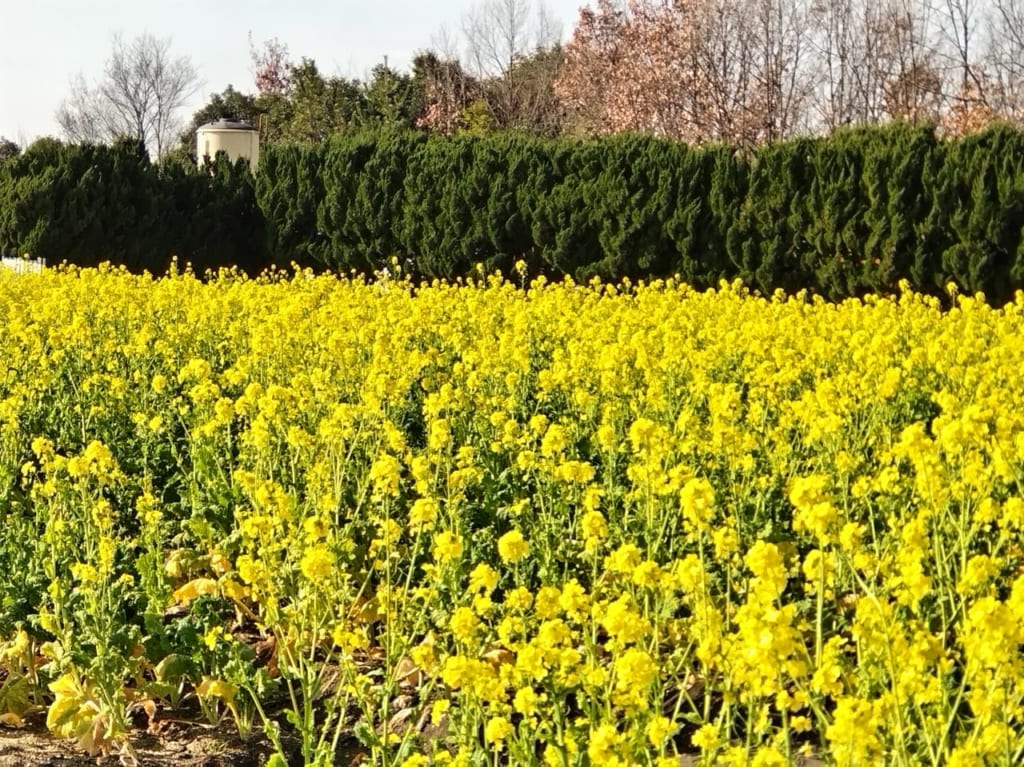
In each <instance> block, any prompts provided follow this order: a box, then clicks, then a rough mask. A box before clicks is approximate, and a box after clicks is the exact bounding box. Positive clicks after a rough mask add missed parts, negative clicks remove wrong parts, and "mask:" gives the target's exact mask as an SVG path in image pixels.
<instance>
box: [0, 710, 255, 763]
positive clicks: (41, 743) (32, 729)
mask: <svg viewBox="0 0 1024 767" xmlns="http://www.w3.org/2000/svg"><path fill="white" fill-rule="evenodd" d="M162 724H163V725H164V726H163V727H162V728H161V730H160V732H159V734H154V733H151V732H146V731H144V730H143V731H137V732H133V733H132V734H131V741H130V744H131V745H130V749H128V750H125V751H123V752H120V753H112V754H107V755H105V756H98V757H94V756H89V755H88V754H86V753H85V752H84V751H83V750H82V749H80V748H79V747H78V746H77V744H76V743H75V741H74V740H71V739H63V738H55V737H54V736H53V735H51V734H50V733H49V732H47V730H46V726H45V723H44V722H43V720H42V719H41V718H40V719H38V720H29V722H28V724H27V726H26V727H23V728H19V729H14V728H9V727H3V728H0V767H86V765H88V766H89V767H96V766H97V765H99V767H113V765H119V766H120V765H138V767H186V765H188V767H260V766H261V765H264V764H266V763H267V759H268V757H269V756H270V754H271V753H272V752H273V748H272V747H271V746H270V744H269V743H268V741H267V739H266V738H265V737H263V735H262V733H259V732H254V733H253V734H252V736H251V737H250V738H248V739H247V740H243V739H242V738H241V737H239V735H238V730H237V729H236V728H235V727H234V726H233V725H232V724H230V723H227V722H225V723H224V724H221V725H219V726H217V727H212V726H210V725H205V724H201V723H197V722H178V721H174V722H171V721H165V722H163V723H162Z"/></svg>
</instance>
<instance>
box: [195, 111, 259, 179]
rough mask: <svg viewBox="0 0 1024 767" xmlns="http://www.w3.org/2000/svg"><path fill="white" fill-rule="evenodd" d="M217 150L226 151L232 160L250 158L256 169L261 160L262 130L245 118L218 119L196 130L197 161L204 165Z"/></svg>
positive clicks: (250, 162) (251, 164) (250, 164)
mask: <svg viewBox="0 0 1024 767" xmlns="http://www.w3.org/2000/svg"><path fill="white" fill-rule="evenodd" d="M217 152H225V153H226V154H227V156H228V158H230V160H231V161H232V162H234V161H235V160H237V159H238V158H239V157H245V158H246V159H248V160H249V167H250V168H252V169H253V170H256V166H257V165H258V164H259V161H260V132H259V130H258V129H257V128H255V127H254V126H252V125H250V124H249V123H247V122H245V121H244V120H228V119H224V120H217V121H216V122H212V123H207V124H206V125H204V126H202V127H201V128H200V129H199V130H197V131H196V161H197V162H198V163H199V166H200V167H202V165H203V163H204V161H205V158H207V157H209V158H210V159H211V160H212V159H213V158H214V157H216V156H217Z"/></svg>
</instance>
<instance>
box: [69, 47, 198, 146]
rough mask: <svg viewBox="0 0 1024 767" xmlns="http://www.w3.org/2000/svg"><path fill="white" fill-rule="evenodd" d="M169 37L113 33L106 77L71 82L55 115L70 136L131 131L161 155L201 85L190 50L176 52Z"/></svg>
mask: <svg viewBox="0 0 1024 767" xmlns="http://www.w3.org/2000/svg"><path fill="white" fill-rule="evenodd" d="M170 47H171V42H170V40H169V39H161V38H157V37H154V36H153V35H151V34H149V33H144V34H142V35H140V36H139V37H136V38H135V39H133V40H131V41H127V42H126V41H125V40H124V39H123V38H122V37H121V36H120V35H115V37H114V42H113V50H112V52H111V56H110V58H109V59H108V60H107V63H106V67H105V69H104V75H103V79H102V80H101V81H100V82H99V83H98V84H96V85H94V86H91V85H89V83H88V82H87V81H86V79H85V77H84V76H83V75H81V74H80V75H78V76H77V77H75V78H74V79H72V82H71V88H70V94H69V96H68V98H67V99H65V101H64V102H63V103H62V104H61V107H60V109H59V110H58V111H57V121H58V123H59V124H60V126H61V128H62V129H63V131H64V133H65V135H66V137H67V138H68V139H70V140H72V141H110V140H112V139H114V138H117V137H119V136H130V137H132V138H134V139H136V140H138V141H140V142H143V143H145V144H146V146H147V147H148V148H149V150H150V152H151V153H152V154H154V155H155V156H157V157H159V156H160V155H162V154H163V153H164V151H165V150H166V149H169V148H170V147H171V146H172V145H173V143H174V139H175V136H176V135H177V133H178V131H179V130H180V128H181V123H180V119H179V111H180V110H181V108H182V107H183V106H184V105H185V103H186V102H187V101H188V99H189V97H190V96H192V94H193V93H195V91H196V89H197V88H198V86H199V78H198V73H197V72H196V69H195V67H194V66H193V65H192V62H191V60H190V59H189V58H188V57H187V56H182V57H177V58H174V57H172V56H171V53H170Z"/></svg>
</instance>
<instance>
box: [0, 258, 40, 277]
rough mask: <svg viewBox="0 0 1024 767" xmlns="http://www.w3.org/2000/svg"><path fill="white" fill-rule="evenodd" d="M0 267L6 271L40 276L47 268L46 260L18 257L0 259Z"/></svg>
mask: <svg viewBox="0 0 1024 767" xmlns="http://www.w3.org/2000/svg"><path fill="white" fill-rule="evenodd" d="M0 266H3V268H4V269H11V270H13V271H15V272H17V273H18V274H39V272H41V271H43V267H45V266H46V259H45V258H33V259H27V258H18V257H16V256H4V257H3V258H0Z"/></svg>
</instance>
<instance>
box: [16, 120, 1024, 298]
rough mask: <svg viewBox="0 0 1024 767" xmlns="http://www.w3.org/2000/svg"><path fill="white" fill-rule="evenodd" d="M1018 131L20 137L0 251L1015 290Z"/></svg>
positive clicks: (157, 266)
mask: <svg viewBox="0 0 1024 767" xmlns="http://www.w3.org/2000/svg"><path fill="white" fill-rule="evenodd" d="M1022 227H1024V132H1022V131H1021V130H1019V129H1015V128H1010V127H1001V126H997V127H993V128H990V129H988V130H987V131H985V132H983V133H980V134H975V135H971V136H968V137H965V138H962V139H957V140H950V141H942V140H939V139H938V138H936V136H935V133H934V131H932V130H931V129H926V128H912V127H907V126H899V125H896V126H887V127H884V128H872V129H857V130H850V131H839V132H837V133H835V134H833V135H832V136H830V137H828V138H820V139H799V140H792V141H786V142H780V143H774V144H770V145H767V146H765V147H762V148H760V149H757V150H755V151H753V152H751V153H749V154H744V153H741V152H738V151H737V150H735V149H734V148H731V147H727V146H705V147H701V148H692V147H689V146H687V145H685V144H682V143H678V142H674V141H668V140H660V139H656V138H651V137H649V136H616V137H609V138H603V139H597V140H588V141H574V140H569V139H556V140H550V139H538V138H531V137H527V136H524V135H511V134H510V135H498V136H487V137H459V138H444V137H439V136H431V135H427V134H423V133H415V132H392V131H381V132H373V133H356V134H342V135H338V136H335V137H332V138H331V139H330V140H329V141H327V142H325V143H323V144H320V145H313V146H298V145H296V146H278V147H271V148H269V149H268V150H267V151H266V153H265V154H264V155H263V157H262V158H261V163H260V167H259V171H258V173H256V174H255V175H254V176H253V175H250V174H249V173H248V171H247V169H246V167H245V165H244V163H238V164H236V165H234V166H232V165H231V164H229V163H227V162H226V161H224V160H223V159H221V161H219V162H218V163H216V164H215V166H214V167H213V168H212V169H211V172H209V173H204V172H199V171H196V170H192V169H189V168H186V167H183V166H181V165H174V164H165V165H153V164H150V162H149V160H148V158H147V157H146V155H145V153H144V152H143V151H140V150H139V149H138V148H137V147H136V146H135V145H133V144H131V143H129V142H124V143H120V144H117V145H115V146H112V147H104V146H64V145H60V144H59V143H57V142H53V141H48V140H46V141H42V142H37V144H35V145H33V146H30V147H29V148H28V149H27V150H26V151H24V152H22V153H21V154H20V155H18V156H16V157H13V158H10V159H8V160H5V161H3V162H0V251H4V252H9V253H14V252H19V253H20V252H29V253H31V254H33V255H35V256H40V257H44V258H46V259H47V261H48V262H49V263H51V264H56V263H60V262H61V261H68V262H71V263H74V264H79V265H94V264H98V263H100V262H102V261H113V262H115V263H120V264H125V265H126V266H127V267H128V268H130V269H132V270H138V271H141V270H148V271H150V272H153V273H161V272H163V271H164V270H166V269H167V267H168V265H169V263H170V259H171V256H172V254H173V255H176V256H177V257H178V260H179V263H183V262H186V261H187V262H191V263H192V265H193V268H194V269H195V270H196V271H199V272H202V271H204V270H206V269H210V268H215V267H220V266H231V265H234V266H238V267H240V268H242V269H244V270H246V271H247V272H249V273H256V272H259V271H261V270H263V269H265V268H267V267H270V266H287V265H289V264H291V263H298V264H299V265H302V266H312V267H314V268H322V269H329V270H336V271H339V272H346V273H347V272H350V271H351V270H356V271H360V272H372V271H374V270H376V269H379V268H380V267H382V266H383V265H385V264H386V263H388V262H389V261H390V260H391V258H392V257H394V256H397V257H398V258H399V259H401V261H402V262H403V264H404V265H405V268H406V269H407V270H408V271H409V272H411V273H412V275H413V276H414V277H449V278H452V277H456V276H459V275H464V274H468V273H470V272H471V271H473V270H474V268H475V266H476V265H477V264H482V265H483V266H484V267H485V268H486V269H488V270H493V269H500V270H502V271H503V272H505V273H509V272H511V271H512V268H513V264H515V262H517V261H519V260H524V261H525V262H526V263H527V265H528V268H529V270H530V272H531V273H540V272H543V273H547V274H549V275H552V276H558V275H562V274H570V275H572V276H574V277H575V278H577V279H587V278H589V277H590V276H593V275H599V276H601V277H602V278H607V279H615V278H621V277H630V278H641V277H662V276H668V275H674V274H676V275H679V276H680V277H681V278H682V279H683V280H685V281H687V282H690V283H692V284H694V285H695V286H698V287H703V286H707V285H712V284H715V283H717V281H719V280H720V279H723V278H724V279H730V280H731V279H734V278H737V277H738V278H740V279H742V280H743V281H744V282H745V283H746V284H748V285H750V286H751V287H755V288H758V289H761V290H764V291H770V290H773V289H775V288H783V289H786V290H790V291H792V290H798V289H801V288H808V289H811V290H813V291H815V292H817V293H820V294H822V295H824V296H826V297H829V298H841V297H845V296H850V295H859V294H862V293H865V292H869V291H871V292H874V291H889V290H893V289H895V288H896V286H897V283H898V282H899V281H900V280H901V279H907V280H909V282H910V283H911V285H912V286H914V287H915V288H917V289H919V290H923V291H926V292H936V291H938V290H941V288H942V286H944V285H945V284H946V283H947V282H949V281H954V282H956V283H957V284H958V285H959V286H960V288H961V289H962V290H965V291H970V292H974V291H979V290H980V291H984V292H985V294H986V295H987V296H988V297H989V298H990V299H992V300H994V301H1002V300H1005V299H1007V298H1008V297H1010V296H1012V293H1013V291H1014V290H1015V289H1017V288H1021V287H1024V247H1022Z"/></svg>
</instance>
